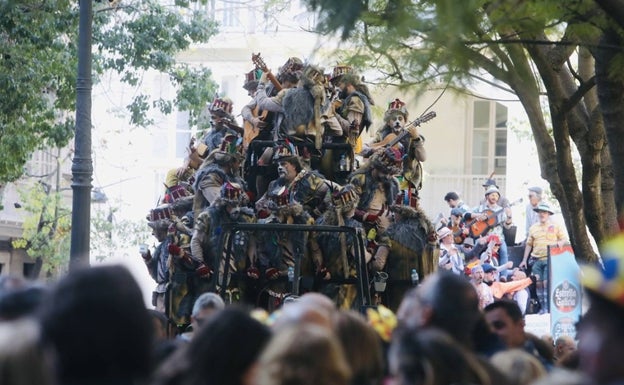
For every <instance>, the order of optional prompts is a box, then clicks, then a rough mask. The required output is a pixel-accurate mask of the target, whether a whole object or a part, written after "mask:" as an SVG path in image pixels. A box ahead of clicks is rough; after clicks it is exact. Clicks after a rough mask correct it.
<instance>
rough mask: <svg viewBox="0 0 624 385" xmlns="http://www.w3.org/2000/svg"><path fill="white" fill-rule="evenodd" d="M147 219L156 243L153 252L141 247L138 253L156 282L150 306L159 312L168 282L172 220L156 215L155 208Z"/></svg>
mask: <svg viewBox="0 0 624 385" xmlns="http://www.w3.org/2000/svg"><path fill="white" fill-rule="evenodd" d="M166 206H169V205H166ZM147 219H148V222H147V224H148V226H149V227H150V228H151V229H152V235H153V236H154V238H156V241H157V242H158V244H157V245H156V247H155V248H154V252H153V253H152V252H151V251H150V249H149V248H148V247H142V248H141V249H140V250H139V253H140V254H141V257H142V258H143V261H144V262H145V266H146V267H147V272H148V273H149V275H150V277H152V279H153V280H154V281H155V282H156V288H155V289H154V291H153V293H152V306H154V309H156V310H158V311H159V312H161V313H165V310H166V309H165V293H166V292H167V284H168V283H169V265H168V263H167V261H168V259H169V251H168V245H169V240H168V239H167V229H168V228H169V225H170V224H171V223H172V221H171V219H170V218H163V217H162V216H160V215H158V214H157V213H156V212H155V210H151V211H150V213H149V214H148V216H147ZM144 246H147V245H144Z"/></svg>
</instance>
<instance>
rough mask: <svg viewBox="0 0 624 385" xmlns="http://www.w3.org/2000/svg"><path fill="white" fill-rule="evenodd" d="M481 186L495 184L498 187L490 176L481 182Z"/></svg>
mask: <svg viewBox="0 0 624 385" xmlns="http://www.w3.org/2000/svg"><path fill="white" fill-rule="evenodd" d="M482 186H483V187H490V186H495V187H496V188H498V185H497V184H496V181H495V180H494V179H492V178H488V180H486V181H485V183H483V184H482Z"/></svg>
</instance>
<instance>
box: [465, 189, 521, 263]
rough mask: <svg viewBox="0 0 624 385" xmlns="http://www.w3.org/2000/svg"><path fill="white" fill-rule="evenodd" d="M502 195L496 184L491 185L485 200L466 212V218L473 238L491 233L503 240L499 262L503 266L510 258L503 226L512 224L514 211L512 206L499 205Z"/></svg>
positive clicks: (486, 192)
mask: <svg viewBox="0 0 624 385" xmlns="http://www.w3.org/2000/svg"><path fill="white" fill-rule="evenodd" d="M500 196H501V195H500V191H499V190H498V188H497V187H496V186H490V187H489V188H488V189H487V190H486V191H485V201H484V202H483V203H481V204H480V205H479V206H478V207H477V208H476V209H475V210H474V211H472V212H468V213H466V214H464V219H465V220H466V222H467V223H468V225H469V226H470V227H471V230H472V231H471V234H470V235H471V236H472V237H473V238H479V237H482V236H488V235H490V234H496V235H498V237H499V238H500V241H501V247H500V250H499V263H500V265H501V266H502V265H504V264H506V263H507V260H508V254H507V244H506V243H505V235H504V233H503V226H511V225H512V213H511V206H508V207H501V206H499V204H498V201H499V199H500ZM475 229H479V230H477V231H476V232H477V233H475ZM479 232H480V233H479Z"/></svg>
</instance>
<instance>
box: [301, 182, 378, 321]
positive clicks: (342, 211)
mask: <svg viewBox="0 0 624 385" xmlns="http://www.w3.org/2000/svg"><path fill="white" fill-rule="evenodd" d="M329 199H330V200H331V204H330V208H329V209H328V210H327V211H325V213H324V214H323V215H322V216H321V217H319V218H318V219H317V220H316V224H317V225H326V226H348V227H351V228H355V229H362V230H363V227H362V224H361V223H360V222H358V221H356V220H355V219H353V215H354V214H355V208H356V206H357V204H358V201H359V197H358V195H357V194H356V192H355V190H354V188H353V186H351V185H346V186H344V187H342V188H341V189H340V190H338V191H335V192H333V193H332V194H331V196H330V197H329ZM360 234H361V236H362V239H361V241H362V242H366V236H365V233H364V231H362V232H361V233H360ZM310 243H311V247H312V248H316V247H317V245H318V247H319V248H320V251H321V254H322V255H323V267H322V268H321V269H320V271H318V272H317V274H318V278H320V286H321V289H320V291H321V292H322V293H323V294H325V295H327V296H328V297H329V298H332V299H333V300H334V301H335V302H336V305H337V306H338V307H340V308H342V309H351V308H354V307H356V308H359V306H357V305H356V302H355V300H356V295H357V287H356V285H355V284H354V283H341V282H340V280H346V279H357V278H358V264H359V263H362V261H358V260H356V253H355V248H356V247H357V243H358V240H357V239H356V238H355V237H354V235H353V234H352V233H338V232H319V233H315V234H314V235H313V236H312V237H311V238H310ZM369 259H370V256H369V257H367V258H366V260H367V261H368V260H369ZM327 279H331V282H330V281H328V280H327ZM360 302H361V301H360ZM359 305H360V306H361V305H362V304H361V303H359Z"/></svg>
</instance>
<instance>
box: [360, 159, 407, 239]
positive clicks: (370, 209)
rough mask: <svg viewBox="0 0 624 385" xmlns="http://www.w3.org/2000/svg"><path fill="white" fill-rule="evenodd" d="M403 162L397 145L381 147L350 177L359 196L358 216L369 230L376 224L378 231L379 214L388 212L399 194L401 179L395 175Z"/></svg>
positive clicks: (367, 230) (382, 214) (398, 172)
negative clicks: (395, 146)
mask: <svg viewBox="0 0 624 385" xmlns="http://www.w3.org/2000/svg"><path fill="white" fill-rule="evenodd" d="M402 162H403V154H402V153H401V151H399V150H398V149H396V148H394V147H389V148H385V149H378V150H377V151H376V152H375V154H373V156H371V157H370V158H369V160H368V162H367V163H366V164H365V165H364V166H362V167H360V168H359V169H357V170H356V171H354V172H353V173H352V174H351V177H350V178H349V183H350V184H352V185H353V187H354V189H355V192H356V193H357V194H358V196H359V197H360V201H359V203H358V206H357V208H356V210H355V219H357V220H358V221H360V222H361V223H362V224H363V225H364V229H366V232H367V233H368V232H369V231H370V230H371V229H373V228H375V231H377V229H376V228H377V225H378V220H379V218H380V217H382V216H384V215H386V216H387V215H388V208H389V207H390V206H391V205H392V204H393V203H394V201H395V198H396V197H397V195H398V194H399V181H398V180H397V178H395V177H394V176H395V175H398V174H400V172H401V168H402ZM373 238H374V237H373Z"/></svg>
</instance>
